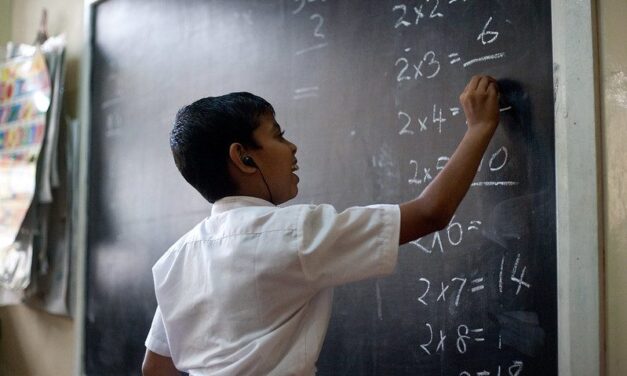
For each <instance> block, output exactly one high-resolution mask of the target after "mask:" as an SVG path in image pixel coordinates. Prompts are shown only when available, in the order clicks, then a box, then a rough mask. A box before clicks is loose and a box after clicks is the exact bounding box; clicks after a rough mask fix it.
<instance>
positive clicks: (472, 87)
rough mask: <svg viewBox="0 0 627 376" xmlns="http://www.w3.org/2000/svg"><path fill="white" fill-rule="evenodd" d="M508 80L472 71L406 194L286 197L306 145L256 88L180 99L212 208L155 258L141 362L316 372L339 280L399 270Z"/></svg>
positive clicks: (448, 210) (474, 165) (442, 214)
mask: <svg viewBox="0 0 627 376" xmlns="http://www.w3.org/2000/svg"><path fill="white" fill-rule="evenodd" d="M498 96H499V94H498V89H497V85H496V81H495V80H494V79H493V78H491V77H488V76H475V77H473V78H472V79H471V80H470V82H469V83H468V85H467V86H466V88H465V89H464V92H463V93H462V94H461V96H460V102H461V104H462V106H463V108H464V112H465V114H466V120H467V131H466V134H465V135H464V137H463V139H462V141H461V142H460V144H459V146H458V147H457V149H456V151H455V153H454V154H453V156H452V157H451V159H450V160H449V162H448V163H447V164H446V166H445V168H444V169H443V170H442V171H440V173H439V174H438V175H437V176H436V178H435V179H434V180H433V181H432V182H431V184H430V185H429V186H428V187H426V188H425V190H424V191H423V193H422V194H421V195H420V197H418V198H416V199H414V200H411V201H409V202H405V203H403V204H400V205H375V206H369V207H356V208H349V209H347V210H345V211H344V212H342V213H337V212H336V211H335V210H334V209H333V208H332V207H331V206H329V205H319V206H314V205H294V206H287V207H282V208H279V207H277V206H276V205H279V204H282V203H284V202H286V201H288V200H290V199H292V198H294V197H295V196H296V193H297V191H298V181H299V179H298V176H297V175H295V174H294V172H295V171H297V170H298V164H297V160H296V151H297V148H296V145H294V144H292V143H291V142H289V141H288V140H287V139H285V138H284V137H283V132H282V131H281V128H280V126H279V125H278V124H277V123H276V121H275V120H274V110H273V109H272V106H271V105H270V104H269V103H267V102H266V101H265V100H263V99H261V98H259V97H256V96H254V95H252V94H248V93H233V94H229V95H225V96H222V97H214V98H204V99H201V100H199V101H197V102H195V103H193V104H191V105H189V106H186V107H184V108H183V109H181V110H180V111H179V113H178V114H177V117H176V121H175V125H174V129H173V130H172V134H171V138H170V145H171V148H172V152H173V155H174V159H175V162H176V165H177V167H178V169H179V171H180V172H181V174H182V175H183V177H184V178H185V179H186V180H187V181H188V182H189V183H190V184H191V185H192V186H194V187H195V188H196V189H197V190H198V191H199V192H200V193H201V194H202V195H203V196H204V197H205V198H206V199H207V200H208V201H210V202H212V203H214V205H213V207H212V210H211V216H210V217H208V218H207V219H205V220H204V221H203V222H201V223H200V224H198V225H197V226H196V227H195V228H194V229H192V230H191V231H190V232H189V233H187V234H186V235H184V236H183V237H182V238H181V239H179V240H178V241H177V242H176V243H175V244H174V245H173V246H172V247H171V248H170V249H169V250H168V251H167V252H166V253H165V254H164V255H163V256H162V257H161V258H160V259H159V261H157V263H156V264H155V265H154V267H153V277H154V282H155V293H156V297H157V302H158V307H157V310H156V313H155V317H154V319H153V323H152V327H151V329H150V333H149V334H148V338H147V339H146V347H147V351H146V356H145V358H144V364H143V368H142V370H143V373H144V375H177V374H178V371H177V369H179V370H184V371H186V372H189V373H190V375H314V374H315V362H316V360H317V357H318V354H319V352H320V348H321V346H322V342H323V340H324V336H325V334H326V330H327V326H328V322H329V317H330V314H331V303H332V288H333V287H334V286H337V285H341V284H344V283H348V282H353V281H356V280H360V279H365V278H371V277H375V276H381V275H386V274H389V273H391V272H392V271H393V270H394V268H395V265H396V255H397V252H398V246H399V244H404V243H407V242H409V241H412V240H415V239H418V238H420V237H422V236H425V235H427V234H429V233H431V232H433V231H437V230H440V229H442V228H444V227H445V226H446V225H447V224H448V223H449V221H450V219H451V218H452V216H453V214H454V212H455V210H456V209H457V207H458V205H459V203H460V202H461V200H462V198H463V197H464V195H465V194H466V192H467V191H468V188H469V187H470V184H471V182H472V180H473V178H474V175H475V172H476V171H477V169H478V166H479V163H480V160H481V157H482V155H483V153H484V152H485V149H486V147H487V146H488V143H489V141H490V139H491V137H492V135H493V134H494V131H495V130H496V127H497V125H498V121H499V107H498Z"/></svg>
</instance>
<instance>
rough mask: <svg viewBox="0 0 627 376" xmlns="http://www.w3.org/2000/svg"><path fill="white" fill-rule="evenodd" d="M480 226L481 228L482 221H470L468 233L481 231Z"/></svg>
mask: <svg viewBox="0 0 627 376" xmlns="http://www.w3.org/2000/svg"><path fill="white" fill-rule="evenodd" d="M479 226H481V221H470V225H469V226H468V231H470V230H479Z"/></svg>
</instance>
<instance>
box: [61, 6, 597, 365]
mask: <svg viewBox="0 0 627 376" xmlns="http://www.w3.org/2000/svg"><path fill="white" fill-rule="evenodd" d="M104 1H107V0H86V1H85V6H84V13H83V17H84V18H83V20H84V22H83V25H84V28H83V31H84V39H83V56H82V60H81V83H80V108H79V116H80V120H81V128H80V129H81V131H80V163H79V186H78V187H77V194H76V203H75V206H74V207H75V211H74V212H73V213H72V214H73V215H75V216H76V218H77V221H76V222H75V223H76V227H75V228H74V229H73V234H74V236H73V239H72V244H73V250H74V253H75V254H74V260H75V262H74V272H75V275H76V291H77V293H76V301H75V302H74V303H75V310H74V312H75V321H74V323H75V324H74V325H75V326H74V327H75V341H76V350H75V374H77V375H83V374H85V362H84V360H85V339H86V338H85V302H86V259H87V257H86V253H87V236H86V233H87V221H88V216H87V199H88V197H87V194H88V176H89V175H88V174H89V171H88V163H89V139H90V114H91V109H90V100H91V97H90V95H91V88H90V77H91V53H92V37H93V29H94V14H95V7H96V6H98V4H100V3H103V2H104ZM551 7H552V12H551V13H552V40H553V65H554V93H555V139H556V143H555V161H556V162H555V163H556V165H555V169H556V180H557V182H556V183H557V185H556V198H557V226H556V229H557V257H558V359H559V370H560V372H559V373H560V375H582V376H583V375H586V376H598V375H602V374H603V372H604V354H603V349H602V344H603V343H604V337H603V327H602V325H603V320H602V311H601V308H600V307H601V304H602V300H601V299H602V296H603V290H602V283H601V278H602V277H603V274H602V268H601V261H602V257H601V256H602V254H601V250H602V236H601V234H602V227H601V220H600V219H601V209H602V208H601V207H600V205H599V204H600V203H601V201H600V184H601V177H600V171H601V170H600V168H599V166H600V162H601V159H600V148H599V121H598V120H599V111H598V95H597V82H598V80H597V72H596V46H595V39H596V24H595V16H596V15H595V13H594V1H592V0H585V1H582V2H577V3H573V2H570V1H568V0H552V1H551Z"/></svg>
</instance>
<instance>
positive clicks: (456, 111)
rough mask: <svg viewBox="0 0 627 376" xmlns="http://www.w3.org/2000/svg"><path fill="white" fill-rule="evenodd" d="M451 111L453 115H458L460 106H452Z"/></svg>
mask: <svg viewBox="0 0 627 376" xmlns="http://www.w3.org/2000/svg"><path fill="white" fill-rule="evenodd" d="M449 111H451V115H453V116H456V115H457V114H459V107H451V108H449Z"/></svg>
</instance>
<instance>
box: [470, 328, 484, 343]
mask: <svg viewBox="0 0 627 376" xmlns="http://www.w3.org/2000/svg"><path fill="white" fill-rule="evenodd" d="M470 331H471V332H473V333H483V328H479V329H471V330H470ZM473 339H474V340H475V342H483V341H485V338H483V337H475V338H473Z"/></svg>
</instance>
